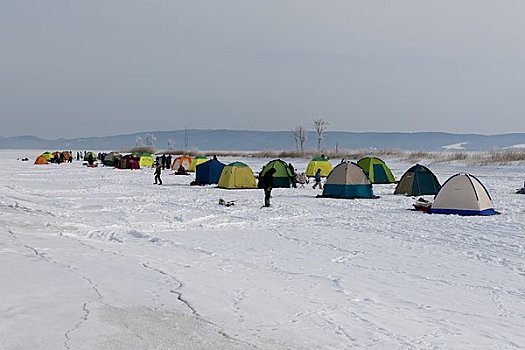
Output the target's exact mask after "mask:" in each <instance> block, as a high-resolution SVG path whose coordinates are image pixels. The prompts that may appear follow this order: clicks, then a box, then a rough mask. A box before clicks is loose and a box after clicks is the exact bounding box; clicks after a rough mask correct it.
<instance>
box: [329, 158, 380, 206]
mask: <svg viewBox="0 0 525 350" xmlns="http://www.w3.org/2000/svg"><path fill="white" fill-rule="evenodd" d="M320 197H329V198H376V197H375V196H374V193H373V191H372V184H371V183H370V181H369V180H368V177H367V176H366V174H365V172H364V171H363V169H362V168H361V167H359V165H357V164H356V163H353V162H343V163H340V164H338V165H337V166H336V167H335V168H334V169H333V170H332V171H331V172H330V174H328V177H327V178H326V182H325V184H324V189H323V194H322V195H321V196H320Z"/></svg>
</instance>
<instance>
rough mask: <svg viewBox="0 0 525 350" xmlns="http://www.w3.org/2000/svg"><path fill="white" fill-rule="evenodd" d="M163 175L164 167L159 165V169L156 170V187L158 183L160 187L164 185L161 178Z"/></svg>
mask: <svg viewBox="0 0 525 350" xmlns="http://www.w3.org/2000/svg"><path fill="white" fill-rule="evenodd" d="M161 173H162V165H160V163H157V167H156V168H155V185H157V182H158V184H159V185H162V179H161V178H160V174H161Z"/></svg>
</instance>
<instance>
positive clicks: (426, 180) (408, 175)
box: [394, 164, 441, 196]
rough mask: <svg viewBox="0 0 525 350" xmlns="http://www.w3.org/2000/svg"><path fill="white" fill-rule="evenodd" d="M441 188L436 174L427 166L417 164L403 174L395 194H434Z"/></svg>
mask: <svg viewBox="0 0 525 350" xmlns="http://www.w3.org/2000/svg"><path fill="white" fill-rule="evenodd" d="M440 188H441V185H440V184H439V181H438V179H437V177H436V175H434V173H432V171H430V169H428V168H427V167H425V166H423V165H420V164H416V165H414V166H413V167H411V168H410V169H408V170H407V171H406V172H405V173H404V174H403V176H401V180H399V183H398V184H397V186H396V190H395V191H394V194H404V195H407V196H421V195H432V194H437V193H438V192H439V189H440Z"/></svg>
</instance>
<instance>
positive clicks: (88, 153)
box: [84, 152, 97, 162]
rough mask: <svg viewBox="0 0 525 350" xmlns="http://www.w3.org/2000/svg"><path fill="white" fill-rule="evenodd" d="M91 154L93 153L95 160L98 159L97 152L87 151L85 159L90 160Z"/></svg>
mask: <svg viewBox="0 0 525 350" xmlns="http://www.w3.org/2000/svg"><path fill="white" fill-rule="evenodd" d="M89 155H91V157H92V159H93V161H96V160H97V154H96V153H95V152H87V153H86V155H85V156H84V161H86V162H87V161H88V159H89Z"/></svg>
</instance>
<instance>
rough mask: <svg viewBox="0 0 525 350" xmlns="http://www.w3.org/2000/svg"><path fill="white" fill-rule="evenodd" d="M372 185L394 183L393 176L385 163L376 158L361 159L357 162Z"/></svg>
mask: <svg viewBox="0 0 525 350" xmlns="http://www.w3.org/2000/svg"><path fill="white" fill-rule="evenodd" d="M357 165H359V166H360V167H361V168H362V169H363V170H364V171H365V174H366V175H367V176H368V178H369V179H370V182H371V183H373V184H389V183H394V182H396V179H395V178H394V175H392V172H391V171H390V169H389V168H388V167H387V166H386V164H385V162H383V161H382V160H381V159H379V158H376V157H366V158H362V159H360V160H359V161H358V162H357Z"/></svg>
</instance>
